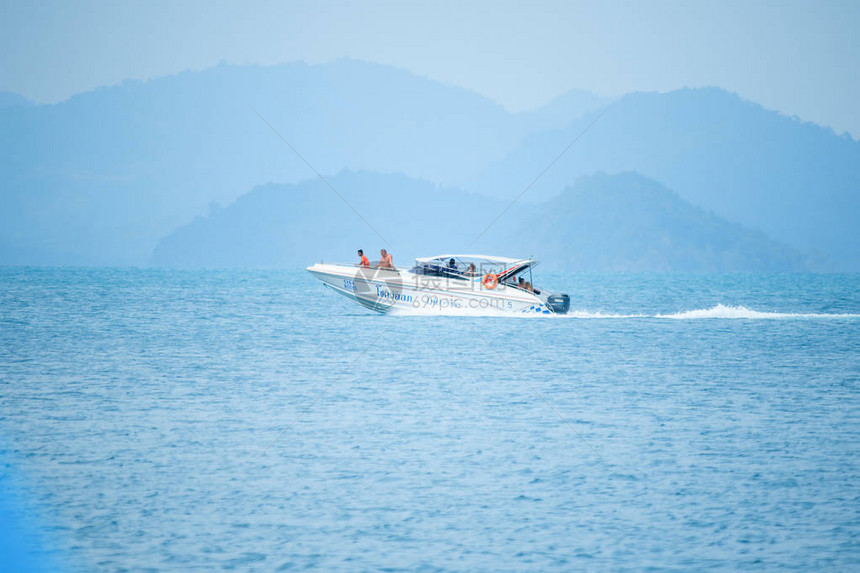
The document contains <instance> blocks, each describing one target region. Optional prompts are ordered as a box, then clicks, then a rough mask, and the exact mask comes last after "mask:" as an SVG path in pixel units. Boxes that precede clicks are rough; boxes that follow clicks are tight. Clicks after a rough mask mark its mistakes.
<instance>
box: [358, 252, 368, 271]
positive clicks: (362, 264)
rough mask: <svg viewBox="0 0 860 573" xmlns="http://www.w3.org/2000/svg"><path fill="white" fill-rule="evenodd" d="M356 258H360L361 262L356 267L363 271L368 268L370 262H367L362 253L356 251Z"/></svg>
mask: <svg viewBox="0 0 860 573" xmlns="http://www.w3.org/2000/svg"><path fill="white" fill-rule="evenodd" d="M358 256H359V257H361V261H360V262H359V263H358V266H360V267H361V268H364V269H369V268H370V261H368V260H367V257H365V256H364V251H362V250H361V249H358Z"/></svg>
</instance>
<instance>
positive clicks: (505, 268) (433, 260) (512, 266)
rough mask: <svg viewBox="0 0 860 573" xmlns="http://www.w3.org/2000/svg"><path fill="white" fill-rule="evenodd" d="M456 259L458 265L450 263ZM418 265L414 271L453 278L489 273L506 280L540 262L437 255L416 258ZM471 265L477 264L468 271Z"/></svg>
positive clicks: (509, 258)
mask: <svg viewBox="0 0 860 573" xmlns="http://www.w3.org/2000/svg"><path fill="white" fill-rule="evenodd" d="M451 259H454V262H455V264H456V266H454V267H450V266H449V265H448V263H449V262H450V261H451ZM415 263H416V267H415V269H414V270H413V272H416V273H418V274H425V275H426V274H431V275H436V276H450V277H453V278H474V277H476V276H477V277H482V276H484V275H485V274H487V273H491V274H494V275H496V278H497V279H498V280H500V281H501V280H506V279H508V278H510V277H513V276H516V275H518V274H520V273H523V272H525V271H526V270H528V269H529V268H533V267H536V266H537V265H538V264H539V263H538V261H536V260H534V259H513V258H511V257H494V256H491V255H456V254H448V255H436V256H435V257H422V258H420V259H415ZM470 265H475V269H474V271H473V272H472V273H469V272H468V269H469V267H470Z"/></svg>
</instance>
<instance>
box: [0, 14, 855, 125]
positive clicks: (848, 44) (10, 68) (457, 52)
mask: <svg viewBox="0 0 860 573" xmlns="http://www.w3.org/2000/svg"><path fill="white" fill-rule="evenodd" d="M0 2H2V8H0V11H2V12H0V53H2V58H0V90H8V91H14V92H17V93H20V94H22V95H25V96H27V97H29V98H31V99H34V100H36V101H38V102H56V101H59V100H62V99H65V98H67V97H69V96H70V95H72V94H74V93H76V92H80V91H85V90H89V89H92V88H94V87H96V86H99V85H105V84H114V83H117V82H119V81H121V80H122V79H125V78H136V79H145V78H150V77H154V76H161V75H166V74H171V73H175V72H178V71H181V70H184V69H202V68H206V67H209V66H212V65H215V64H217V63H218V62H219V61H222V60H223V61H227V62H229V63H235V64H243V63H258V64H275V63H280V62H289V61H295V60H304V61H306V62H308V63H319V62H326V61H331V60H334V59H337V58H340V57H351V58H355V59H362V60H367V61H373V62H379V63H383V64H392V65H395V66H399V67H402V68H406V69H409V70H411V71H413V72H415V73H418V74H420V75H425V76H428V77H431V78H433V79H437V80H441V81H445V82H448V83H452V84H456V85H460V86H463V87H466V88H469V89H472V90H475V91H477V92H479V93H481V94H484V95H486V96H488V97H490V98H492V99H493V100H495V101H497V102H499V103H501V104H502V105H504V106H505V107H507V108H508V109H511V110H522V109H528V108H532V107H536V106H538V105H541V104H543V103H545V102H547V101H549V100H550V99H552V98H553V97H555V96H557V95H559V94H561V93H563V92H565V91H567V90H570V89H584V90H590V91H594V92H596V93H599V94H602V95H619V94H623V93H626V92H630V91H635V90H644V91H668V90H672V89H676V88H680V87H684V86H690V87H695V86H705V85H716V86H720V87H723V88H725V89H728V90H730V91H733V92H736V93H738V94H740V95H741V96H743V97H745V98H748V99H751V100H753V101H756V102H758V103H761V104H762V105H764V106H765V107H768V108H771V109H777V110H779V111H782V112H783V113H786V114H789V115H797V116H799V117H801V118H802V119H805V120H810V121H815V122H817V123H821V124H824V125H829V126H831V127H833V128H834V129H835V130H836V131H837V132H840V133H841V132H843V131H849V132H850V133H852V134H853V135H854V136H855V137H857V136H860V103H858V102H860V73H858V72H860V40H858V38H860V33H858V32H857V31H858V30H860V1H855V0H843V1H828V2H822V1H818V2H809V1H781V2H736V1H712V2H681V1H678V2H671V1H661V2H543V3H532V2H529V3H525V2H521V3H516V2H500V1H496V2H473V3H466V2H446V1H434V2H426V3H400V2H398V3H394V2H373V3H370V2H331V1H320V2H270V1H264V0H250V1H245V2H212V1H208V2H207V1H185V2H182V1H172V2H165V1H154V2H146V3H143V2H109V1H85V2H62V1H56V2H55V1H43V2H39V1H36V2H25V1H16V2H10V1H9V0H0Z"/></svg>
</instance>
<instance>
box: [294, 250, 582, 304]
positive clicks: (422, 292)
mask: <svg viewBox="0 0 860 573" xmlns="http://www.w3.org/2000/svg"><path fill="white" fill-rule="evenodd" d="M537 264H538V261H535V260H532V259H512V258H507V257H491V256H485V255H438V256H435V257H427V258H422V259H416V260H415V266H413V267H412V268H411V269H409V270H406V269H397V268H380V267H379V266H378V264H376V265H374V264H372V265H371V266H370V267H361V266H359V265H357V264H343V263H319V264H316V265H313V266H311V267H308V271H310V273H311V274H312V275H314V276H315V277H317V278H318V279H319V280H321V281H322V282H323V284H324V285H325V286H327V287H329V288H331V289H334V291H335V292H337V293H339V294H342V295H343V296H345V297H347V298H349V299H351V300H353V301H355V302H357V303H358V304H360V305H362V306H364V307H366V308H369V309H371V310H375V311H377V312H387V313H395V314H518V313H527V314H564V313H566V312H567V311H568V309H569V308H570V297H568V296H567V295H566V294H549V293H547V292H544V291H543V289H540V288H536V287H534V286H533V282H532V269H534V267H535V266H537Z"/></svg>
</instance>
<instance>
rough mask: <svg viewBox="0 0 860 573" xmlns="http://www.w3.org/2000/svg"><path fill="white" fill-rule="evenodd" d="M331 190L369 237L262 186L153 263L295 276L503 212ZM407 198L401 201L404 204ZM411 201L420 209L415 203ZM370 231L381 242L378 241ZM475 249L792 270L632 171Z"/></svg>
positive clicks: (625, 265)
mask: <svg viewBox="0 0 860 573" xmlns="http://www.w3.org/2000/svg"><path fill="white" fill-rule="evenodd" d="M330 181H331V183H332V185H333V186H334V187H335V189H338V190H339V191H338V192H339V193H343V194H344V195H345V197H346V199H347V201H349V202H350V204H352V205H353V206H354V207H355V208H356V209H357V210H358V211H359V212H360V213H362V216H363V217H365V218H366V219H367V221H368V223H369V224H370V225H372V227H373V229H371V228H369V227H368V226H367V225H365V223H364V222H362V221H361V219H360V218H359V217H357V216H356V215H355V213H354V212H352V210H351V209H350V208H349V207H348V206H347V205H346V204H344V203H343V202H341V201H340V200H339V199H338V198H337V197H336V196H335V194H334V192H333V191H331V189H328V188H327V186H326V185H325V184H324V183H322V181H319V180H309V181H306V182H303V183H300V184H296V185H273V184H270V185H265V186H262V187H258V188H256V189H254V190H253V191H251V192H250V193H248V194H246V195H243V196H242V197H240V198H239V199H238V200H237V201H236V202H235V203H233V204H231V205H229V206H227V207H225V208H217V209H215V210H214V211H213V212H212V213H211V214H210V215H209V216H207V217H202V218H199V219H197V220H196V221H194V222H193V223H191V224H189V225H186V226H184V227H182V228H180V229H178V230H176V231H175V232H173V233H172V234H170V235H168V236H167V237H165V239H164V240H163V241H161V243H160V244H159V245H158V247H157V248H156V249H155V252H154V255H153V258H152V261H151V263H152V264H153V265H155V266H167V267H296V266H303V265H306V264H310V263H313V262H316V261H318V260H323V259H324V260H332V259H340V260H346V261H350V260H352V258H354V257H353V255H354V253H355V250H356V249H358V248H363V249H364V250H365V252H367V253H368V254H370V255H371V256H372V257H374V256H376V253H378V249H379V248H381V247H386V248H388V249H389V250H390V251H392V252H393V253H394V255H395V257H396V261H397V262H398V264H400V265H404V266H408V265H410V264H411V262H412V259H413V258H415V257H417V256H427V255H433V254H438V253H441V252H461V251H463V250H464V249H465V247H466V246H467V245H469V244H470V243H471V242H472V241H473V240H474V239H475V238H476V237H477V235H478V234H479V233H480V232H481V230H482V229H484V228H485V227H486V225H487V224H488V223H490V222H491V221H492V220H493V219H494V218H495V216H496V215H497V214H498V213H499V212H500V211H501V210H502V209H503V208H504V207H505V204H504V203H502V202H501V201H498V200H492V199H487V198H485V197H481V196H479V195H475V194H471V193H467V192H465V191H462V190H459V189H456V188H443V187H438V186H434V185H433V184H431V183H428V182H426V181H421V180H415V179H411V178H408V177H405V176H403V175H392V174H378V173H370V172H359V173H356V172H342V173H340V174H338V175H337V176H335V177H332V178H331V180H330ZM410 198H411V199H410ZM416 198H418V199H416ZM374 230H375V231H376V232H379V234H380V235H382V237H384V238H385V240H386V241H388V243H385V242H383V241H382V240H381V239H380V238H379V236H377V235H376V232H374ZM476 248H478V249H479V250H481V251H484V252H489V253H495V254H506V255H510V256H528V254H529V253H534V254H539V255H540V258H541V259H542V260H543V261H544V264H545V266H546V267H547V268H550V269H553V268H554V269H562V270H631V271H638V270H649V271H665V270H683V271H800V270H808V268H809V267H808V265H807V261H806V260H805V258H804V257H803V256H802V255H801V254H800V253H798V252H797V251H795V250H794V249H792V248H791V247H788V246H786V245H783V244H780V243H778V242H776V241H773V240H771V239H769V238H767V237H766V236H765V235H764V234H762V233H760V232H756V231H750V230H747V229H744V228H742V227H740V226H739V225H735V224H732V223H729V222H727V221H725V220H723V219H720V218H719V217H715V216H714V215H711V214H708V213H706V212H705V211H703V210H701V209H699V208H697V207H694V206H692V205H689V204H688V203H686V202H684V201H683V200H682V199H681V198H680V197H679V196H678V195H677V194H676V193H674V192H672V191H669V190H668V189H665V188H664V187H662V186H661V185H660V184H659V183H657V182H655V181H653V180H650V179H647V178H645V177H642V176H641V175H638V174H635V173H624V174H620V175H614V176H612V175H604V174H601V175H597V176H594V177H589V178H583V179H581V180H579V181H578V182H577V183H576V184H575V185H573V186H572V187H570V188H568V189H567V190H566V191H565V192H564V193H563V194H562V195H560V196H559V197H556V198H554V199H552V200H550V201H549V202H547V203H545V204H542V205H540V206H538V207H536V208H535V207H530V208H524V209H519V208H518V209H516V210H515V211H514V213H513V214H512V216H511V217H510V218H508V219H507V220H506V221H505V222H504V223H501V224H496V225H494V226H492V227H491V228H490V229H489V230H488V232H487V233H486V236H485V237H484V238H482V240H481V241H480V242H479V243H478V246H476Z"/></svg>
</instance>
